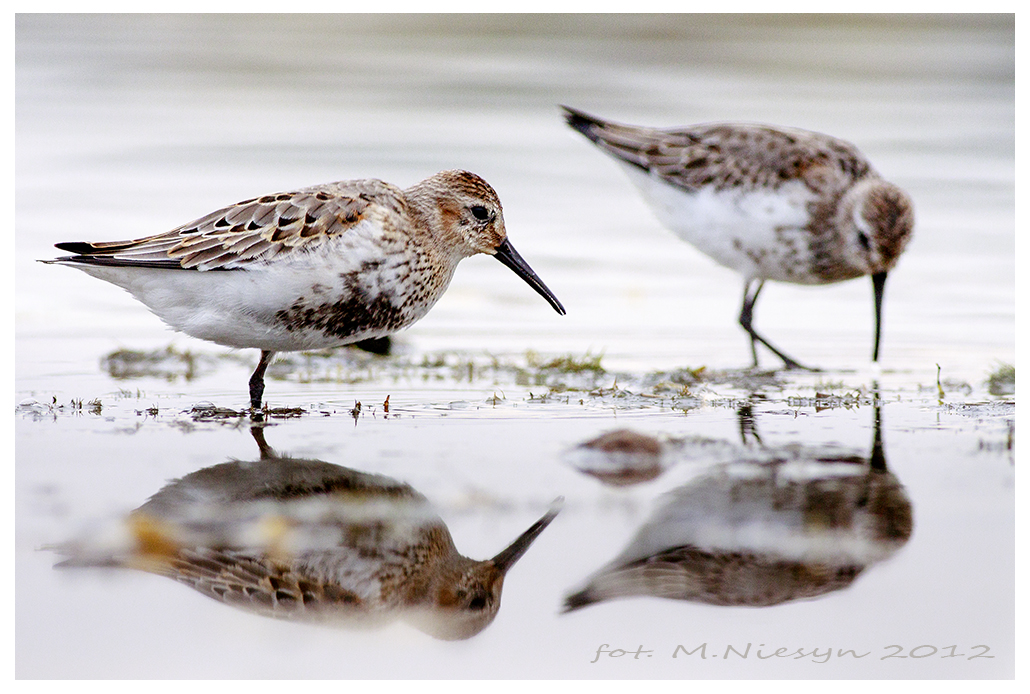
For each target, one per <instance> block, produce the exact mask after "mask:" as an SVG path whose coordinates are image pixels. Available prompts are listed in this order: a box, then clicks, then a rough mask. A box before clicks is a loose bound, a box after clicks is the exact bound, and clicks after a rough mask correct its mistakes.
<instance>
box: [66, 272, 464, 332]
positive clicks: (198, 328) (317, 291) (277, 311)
mask: <svg viewBox="0 0 1030 694" xmlns="http://www.w3.org/2000/svg"><path fill="white" fill-rule="evenodd" d="M367 257H368V256H365V258H367ZM381 260H383V259H381ZM404 260H405V259H404V258H396V257H395V258H393V259H392V260H383V262H382V263H381V264H380V265H379V266H378V267H376V268H374V269H368V266H367V265H365V266H363V265H362V264H361V263H360V262H357V261H354V262H352V263H347V262H343V261H341V260H340V259H339V258H338V257H336V258H326V257H325V254H308V256H307V257H301V258H298V259H294V260H286V261H278V262H275V263H272V264H267V265H259V266H256V267H254V268H253V269H246V270H211V271H199V270H178V269H158V268H139V267H122V266H118V267H105V266H99V265H83V264H77V263H74V264H73V265H74V266H75V267H76V268H78V269H80V270H82V271H83V272H86V273H88V274H90V275H92V276H94V277H97V278H99V279H102V280H106V281H108V282H111V283H112V284H116V285H118V286H120V287H122V288H124V289H126V290H127V291H129V292H130V293H131V294H132V295H133V296H134V297H135V298H136V299H138V300H139V301H141V302H142V303H143V304H145V305H146V306H147V307H148V308H149V309H150V310H151V311H152V312H153V313H154V314H155V315H157V316H158V317H159V318H160V319H161V320H163V321H164V322H165V323H167V324H168V325H169V326H171V327H172V328H174V329H175V330H178V331H181V332H184V333H186V334H187V335H191V336H193V337H196V338H200V339H202V340H209V341H211V342H215V343H217V344H220V345H225V346H228V347H237V348H258V349H263V350H271V351H277V352H278V351H296V350H307V349H324V348H329V347H338V346H340V345H345V344H350V343H352V342H357V341H358V340H363V339H366V338H372V337H381V336H383V335H388V334H390V333H393V332H396V331H397V330H399V329H402V328H405V327H408V326H409V325H411V324H412V323H414V322H415V321H417V320H418V319H420V318H422V317H423V316H424V315H425V314H426V313H427V312H428V311H429V309H430V308H431V307H432V306H433V304H435V303H436V301H437V299H439V297H440V296H441V295H442V294H443V291H444V289H445V288H446V286H447V284H448V283H449V281H450V277H451V274H452V273H453V269H452V271H451V272H449V273H445V275H446V276H445V277H442V278H437V280H438V282H437V283H440V282H442V284H440V286H439V287H438V289H436V290H434V291H429V292H422V293H421V296H420V297H418V298H412V297H411V291H410V288H411V287H412V286H418V285H419V282H420V277H421V275H420V273H418V272H413V271H412V270H411V269H410V268H409V267H408V265H406V264H400V265H398V264H397V262H398V261H404ZM366 309H369V310H366ZM352 319H353V320H352Z"/></svg>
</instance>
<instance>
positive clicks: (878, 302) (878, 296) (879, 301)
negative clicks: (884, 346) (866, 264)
mask: <svg viewBox="0 0 1030 694" xmlns="http://www.w3.org/2000/svg"><path fill="white" fill-rule="evenodd" d="M886 283H887V273H886V272H877V273H876V274H875V275H873V311H875V312H876V333H875V334H874V335H873V361H877V360H878V359H879V357H880V313H881V308H882V306H883V285H884V284H886Z"/></svg>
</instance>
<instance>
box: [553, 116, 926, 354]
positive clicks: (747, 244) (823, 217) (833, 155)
mask: <svg viewBox="0 0 1030 694" xmlns="http://www.w3.org/2000/svg"><path fill="white" fill-rule="evenodd" d="M563 108H564V110H565V114H564V115H565V120H566V122H567V123H568V125H569V126H570V127H572V128H573V129H575V130H577V131H579V132H580V133H581V134H583V135H584V136H585V137H586V138H587V139H589V140H590V141H591V142H593V143H594V145H596V146H597V147H598V149H600V150H601V151H603V152H604V153H606V154H608V155H610V156H611V157H613V158H614V159H615V160H616V161H618V162H619V163H620V164H621V165H622V166H623V168H624V169H625V170H626V172H627V173H628V174H629V177H630V179H631V180H632V182H633V183H634V184H635V185H636V186H637V188H639V190H640V191H641V193H643V195H644V198H645V199H646V201H647V202H648V203H649V205H650V206H651V209H652V210H653V211H654V213H655V214H656V215H657V217H658V219H659V221H661V222H662V223H663V224H664V225H665V226H667V227H668V228H669V229H671V230H672V231H673V232H674V233H675V234H676V235H677V236H679V237H680V238H681V239H683V240H684V241H687V242H688V243H690V244H692V245H694V246H695V247H696V248H697V249H698V250H700V251H701V252H702V253H704V254H705V255H708V256H709V257H711V258H712V259H713V260H715V261H716V262H718V263H719V264H721V265H724V266H726V267H728V268H731V269H733V270H736V271H737V272H739V273H741V274H742V275H743V276H744V301H743V305H742V307H741V310H740V318H739V320H740V325H741V326H742V327H743V328H744V330H746V331H747V333H748V335H749V336H750V338H751V355H752V358H753V360H754V365H755V366H756V367H757V366H758V351H757V348H756V343H761V344H763V345H765V346H766V347H767V348H768V349H769V350H770V351H771V352H772V353H773V354H775V355H776V356H777V357H779V358H780V359H782V360H783V363H784V365H785V366H786V367H787V368H804V367H802V366H801V365H800V364H799V363H798V362H797V361H796V360H794V359H792V358H791V357H789V356H787V355H786V354H784V353H783V352H782V351H780V350H779V349H777V348H776V347H774V346H773V345H772V344H771V343H770V342H769V341H768V340H767V339H765V338H764V337H762V336H761V335H759V334H758V332H757V331H756V330H755V329H754V327H753V325H752V322H753V318H754V309H755V302H756V301H757V300H758V294H759V292H761V291H762V286H763V285H764V283H765V281H766V280H775V281H778V282H790V283H793V284H807V285H820V284H830V283H833V282H840V281H843V280H849V279H854V278H857V277H867V276H868V277H871V278H872V280H873V302H874V318H875V323H876V327H875V336H874V338H873V361H877V360H878V359H879V356H880V322H881V314H882V305H883V289H884V284H885V283H886V281H887V273H888V272H889V271H890V270H891V269H892V268H893V267H894V266H895V264H896V263H897V262H898V258H899V257H900V256H901V253H902V252H903V251H904V250H905V246H906V244H907V243H908V241H909V239H910V238H911V236H912V226H913V223H914V215H913V211H912V201H911V200H910V198H909V196H908V195H907V194H906V193H905V192H904V191H903V190H901V189H900V188H899V187H898V186H896V185H894V184H893V183H888V182H887V181H885V180H883V179H882V178H880V176H879V174H877V173H876V171H874V170H873V168H872V166H871V165H870V164H869V162H868V160H867V159H866V158H865V157H864V156H863V155H862V154H861V152H859V151H858V150H857V149H856V148H855V147H854V146H853V145H851V144H849V143H847V142H844V141H843V140H839V139H837V138H835V137H830V136H829V135H822V134H820V133H815V132H809V131H805V130H798V129H792V128H779V127H773V126H768V125H751V124H741V123H713V124H706V125H692V126H686V127H680V128H663V129H658V128H648V127H640V126H634V125H623V124H620V123H614V122H610V121H605V120H602V119H600V118H596V117H594V116H591V115H588V114H586V113H583V112H582V111H577V110H576V109H572V108H569V107H567V106H566V107H563Z"/></svg>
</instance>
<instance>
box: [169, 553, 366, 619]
mask: <svg viewBox="0 0 1030 694" xmlns="http://www.w3.org/2000/svg"><path fill="white" fill-rule="evenodd" d="M154 572H155V573H161V574H164V575H166V576H168V577H170V578H174V579H175V580H177V581H179V582H180V583H184V584H186V585H188V586H190V587H191V588H193V589H195V590H197V591H199V592H201V593H203V594H204V595H207V596H208V597H211V598H214V599H215V600H219V601H221V602H224V603H226V604H229V605H233V606H234V607H239V608H242V609H246V610H249V611H252V612H257V613H260V614H264V615H267V616H272V617H281V618H283V617H284V618H314V617H318V616H320V615H324V614H325V613H326V612H327V611H334V610H335V611H340V610H346V609H348V608H350V609H352V610H354V611H355V612H360V611H361V610H362V609H363V607H364V605H363V601H362V600H361V598H360V597H359V596H358V595H356V594H354V593H353V592H351V591H348V590H346V589H344V588H342V587H340V586H337V585H335V584H333V583H327V582H325V581H323V580H320V579H318V578H316V577H309V576H303V575H300V574H298V573H297V572H295V571H294V570H292V569H291V568H290V567H289V566H288V565H287V564H285V563H281V562H277V561H274V560H273V559H270V558H269V557H266V556H260V555H250V554H245V553H241V552H233V551H222V550H217V549H209V548H198V549H182V550H179V552H177V553H176V555H175V556H173V557H170V558H169V559H168V561H167V563H165V564H164V565H163V566H162V567H161V569H160V570H157V571H154Z"/></svg>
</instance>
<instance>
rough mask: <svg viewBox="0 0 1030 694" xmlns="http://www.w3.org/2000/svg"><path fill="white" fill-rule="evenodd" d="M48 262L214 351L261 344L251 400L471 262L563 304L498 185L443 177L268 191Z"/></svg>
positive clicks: (429, 302)
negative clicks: (269, 377)
mask: <svg viewBox="0 0 1030 694" xmlns="http://www.w3.org/2000/svg"><path fill="white" fill-rule="evenodd" d="M57 247H58V248H60V249H61V250H65V251H70V252H72V253H75V254H76V255H72V256H66V257H63V258H58V259H57V260H54V261H47V262H57V263H63V264H68V265H73V266H74V267H77V268H79V269H80V270H83V271H84V272H86V273H88V274H90V275H93V276H94V277H98V278H100V279H102V280H106V281H108V282H111V283H112V284H116V285H118V286H119V287H122V288H124V289H127V290H128V291H129V292H130V293H132V295H133V296H134V297H136V298H137V299H139V300H140V301H141V302H143V303H144V304H145V305H146V306H147V308H149V309H150V310H151V311H153V312H154V313H155V314H156V315H157V316H158V317H159V318H161V320H163V321H164V322H165V323H167V324H168V325H170V326H171V327H172V328H174V329H176V330H179V331H182V332H184V333H186V334H187V335H192V336H193V337H197V338H200V339H202V340H210V341H211V342H215V343H217V344H220V345H226V346H228V347H238V348H257V349H260V350H261V359H260V361H259V362H258V366H257V369H256V370H255V371H254V374H253V376H252V377H251V379H250V404H251V407H253V408H254V409H258V408H260V407H261V396H262V394H263V393H264V387H265V386H264V374H265V369H266V368H267V367H268V364H269V362H270V361H271V360H272V358H273V357H274V356H275V353H276V352H280V351H297V350H309V349H323V348H327V347H339V346H341V345H346V344H351V343H354V342H359V341H364V340H368V339H371V338H377V337H382V336H384V335H389V334H390V333H394V332H397V331H398V330H401V329H402V328H406V327H408V326H410V325H411V324H412V323H415V322H416V321H418V320H419V319H421V318H422V317H423V316H425V315H426V313H427V312H428V311H429V309H430V308H432V306H433V305H434V304H435V303H436V302H437V300H438V299H439V298H440V297H441V296H443V293H444V291H445V290H446V289H447V285H448V284H449V283H450V281H451V276H452V275H453V274H454V269H455V268H456V267H457V265H458V262H459V261H461V260H462V259H464V258H468V257H470V256H473V255H475V254H477V253H485V254H487V255H492V256H494V257H495V258H497V259H498V260H500V261H501V262H502V263H504V264H505V265H506V266H508V267H509V268H511V269H512V270H513V271H514V272H515V273H516V274H517V275H518V276H519V277H521V278H522V279H523V280H525V281H526V282H527V283H528V284H529V285H530V286H531V287H533V289H535V290H536V291H537V292H538V293H539V294H540V295H541V296H543V297H544V298H545V299H547V301H548V302H549V303H550V304H551V306H553V307H554V309H555V310H556V311H558V313H561V314H564V313H565V309H564V308H562V305H561V304H560V303H559V302H558V300H557V299H556V298H555V296H554V294H552V293H551V291H550V290H549V289H548V288H547V287H546V286H545V285H544V283H543V282H542V281H541V280H540V278H539V277H537V276H536V273H534V272H533V270H532V269H531V268H530V267H529V265H528V264H526V262H525V261H524V260H523V259H522V257H521V256H520V255H519V254H518V253H517V252H515V248H514V247H513V246H512V245H511V243H510V242H509V241H508V238H507V233H506V231H505V229H504V218H503V216H502V214H501V202H500V200H499V199H498V197H497V193H495V192H494V189H493V188H491V187H490V185H489V184H488V183H487V182H486V181H484V180H483V179H482V178H480V177H479V176H477V175H475V174H473V173H469V172H467V171H443V172H441V173H438V174H436V175H435V176H431V177H430V178H427V179H426V180H424V181H422V182H421V183H418V184H417V185H415V186H413V187H411V188H408V189H407V190H401V189H399V188H397V187H396V186H393V185H390V184H389V183H384V182H383V181H378V180H364V181H341V182H338V183H327V184H325V185H320V186H315V187H312V188H305V189H302V190H298V191H295V192H289V193H279V194H277V195H265V196H263V197H260V198H255V199H253V200H246V201H244V202H240V203H237V204H235V205H232V206H230V207H226V208H224V209H221V210H218V211H217V212H212V213H211V214H209V215H207V216H205V217H201V218H200V219H198V220H196V221H193V222H190V223H189V224H185V225H183V226H181V227H178V228H177V229H173V230H172V231H169V232H167V233H164V234H158V235H157V236H150V237H147V238H143V239H137V240H135V241H114V242H105V243H85V242H73V243H59V244H57Z"/></svg>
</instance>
